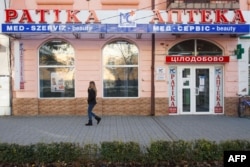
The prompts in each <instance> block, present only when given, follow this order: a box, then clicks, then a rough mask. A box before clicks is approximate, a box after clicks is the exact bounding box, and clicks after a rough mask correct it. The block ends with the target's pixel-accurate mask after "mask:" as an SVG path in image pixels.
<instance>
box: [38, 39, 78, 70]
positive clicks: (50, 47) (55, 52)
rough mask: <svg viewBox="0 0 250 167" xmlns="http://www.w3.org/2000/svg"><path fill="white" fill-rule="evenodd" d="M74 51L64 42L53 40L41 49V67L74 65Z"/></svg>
mask: <svg viewBox="0 0 250 167" xmlns="http://www.w3.org/2000/svg"><path fill="white" fill-rule="evenodd" d="M74 62H75V59H74V49H73V47H72V46H71V45H70V44H69V43H66V42H64V41H61V40H53V41H50V42H47V43H46V44H44V45H43V46H41V48H40V49H39V65H55V66H60V65H68V66H72V65H74Z"/></svg>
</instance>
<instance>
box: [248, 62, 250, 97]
mask: <svg viewBox="0 0 250 167" xmlns="http://www.w3.org/2000/svg"><path fill="white" fill-rule="evenodd" d="M248 94H249V95H250V66H248Z"/></svg>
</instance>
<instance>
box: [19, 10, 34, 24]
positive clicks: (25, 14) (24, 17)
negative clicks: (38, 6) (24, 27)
mask: <svg viewBox="0 0 250 167" xmlns="http://www.w3.org/2000/svg"><path fill="white" fill-rule="evenodd" d="M25 21H27V23H34V21H33V20H32V19H31V16H30V13H29V11H28V10H26V9H25V10H23V15H22V17H21V19H20V20H19V23H24V22H25Z"/></svg>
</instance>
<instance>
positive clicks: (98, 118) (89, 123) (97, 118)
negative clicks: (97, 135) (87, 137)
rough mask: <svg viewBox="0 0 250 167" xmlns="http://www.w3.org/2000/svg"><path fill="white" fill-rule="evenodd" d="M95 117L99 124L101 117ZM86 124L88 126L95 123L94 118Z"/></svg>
mask: <svg viewBox="0 0 250 167" xmlns="http://www.w3.org/2000/svg"><path fill="white" fill-rule="evenodd" d="M95 119H96V121H97V125H98V124H99V123H100V121H101V118H100V117H98V116H95ZM85 125H86V126H92V125H93V123H92V120H89V122H88V123H87V124H85Z"/></svg>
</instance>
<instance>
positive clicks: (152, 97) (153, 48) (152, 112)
mask: <svg viewBox="0 0 250 167" xmlns="http://www.w3.org/2000/svg"><path fill="white" fill-rule="evenodd" d="M151 8H152V10H154V9H155V0H152V1H151ZM151 41H152V53H151V56H152V60H151V113H150V114H151V116H154V115H155V76H154V73H155V55H154V54H155V34H154V33H152V36H151Z"/></svg>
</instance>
